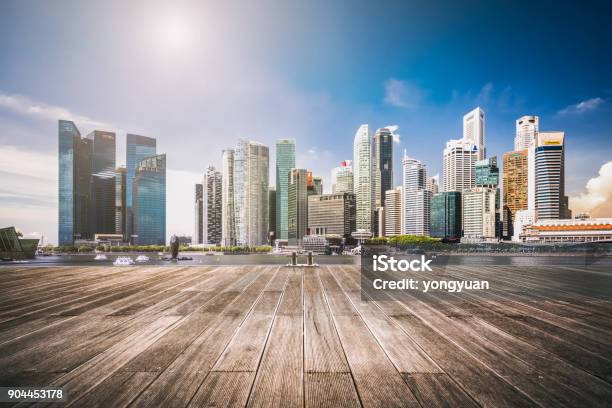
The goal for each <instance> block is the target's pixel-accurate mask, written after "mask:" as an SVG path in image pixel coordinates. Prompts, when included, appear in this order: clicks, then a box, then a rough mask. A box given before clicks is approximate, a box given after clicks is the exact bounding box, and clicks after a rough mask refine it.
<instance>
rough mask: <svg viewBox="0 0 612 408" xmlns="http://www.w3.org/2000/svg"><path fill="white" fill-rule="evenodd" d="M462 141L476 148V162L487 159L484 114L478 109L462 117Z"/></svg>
mask: <svg viewBox="0 0 612 408" xmlns="http://www.w3.org/2000/svg"><path fill="white" fill-rule="evenodd" d="M463 140H464V141H466V142H469V143H471V144H472V146H473V147H474V146H475V147H476V159H477V160H483V159H484V158H485V157H487V155H486V147H485V114H484V111H483V110H482V109H480V107H477V108H476V109H474V110H473V111H471V112H468V113H466V114H465V115H464V116H463ZM473 147H472V149H473Z"/></svg>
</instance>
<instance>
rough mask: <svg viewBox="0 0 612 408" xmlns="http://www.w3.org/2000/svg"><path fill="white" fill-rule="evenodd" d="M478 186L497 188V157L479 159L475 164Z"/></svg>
mask: <svg viewBox="0 0 612 408" xmlns="http://www.w3.org/2000/svg"><path fill="white" fill-rule="evenodd" d="M474 172H475V175H476V186H477V187H491V188H497V186H498V185H499V168H498V167H497V157H495V156H493V157H489V158H488V159H484V160H479V161H477V162H476V166H475V171H474Z"/></svg>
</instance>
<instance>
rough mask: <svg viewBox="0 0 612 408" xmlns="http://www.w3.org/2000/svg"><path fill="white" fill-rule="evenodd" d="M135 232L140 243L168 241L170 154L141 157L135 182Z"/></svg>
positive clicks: (150, 243) (133, 200) (133, 193)
mask: <svg viewBox="0 0 612 408" xmlns="http://www.w3.org/2000/svg"><path fill="white" fill-rule="evenodd" d="M132 207H133V214H134V233H135V234H136V235H137V237H136V243H137V244H138V245H165V243H166V155H165V154H160V155H157V156H152V157H148V158H145V159H143V160H141V161H139V162H138V163H137V164H136V172H135V176H134V180H133V184H132Z"/></svg>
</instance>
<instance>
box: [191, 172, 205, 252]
mask: <svg viewBox="0 0 612 408" xmlns="http://www.w3.org/2000/svg"><path fill="white" fill-rule="evenodd" d="M193 207H194V208H193V210H194V213H195V220H194V221H195V222H194V225H195V230H194V232H193V240H192V242H193V243H194V244H196V245H198V244H203V243H204V219H203V218H204V217H203V216H204V186H203V185H202V184H199V183H198V184H196V185H195V200H194V202H193Z"/></svg>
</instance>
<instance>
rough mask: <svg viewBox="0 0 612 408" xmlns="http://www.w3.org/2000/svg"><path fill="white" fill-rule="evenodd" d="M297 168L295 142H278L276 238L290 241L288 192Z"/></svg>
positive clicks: (285, 140)
mask: <svg viewBox="0 0 612 408" xmlns="http://www.w3.org/2000/svg"><path fill="white" fill-rule="evenodd" d="M294 167H295V140H293V139H281V140H278V141H277V142H276V211H275V213H276V230H277V233H278V236H277V237H276V238H278V239H283V240H286V239H288V232H287V231H288V227H287V217H288V215H287V214H288V213H287V191H288V188H289V172H290V171H291V169H293V168H294Z"/></svg>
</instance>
